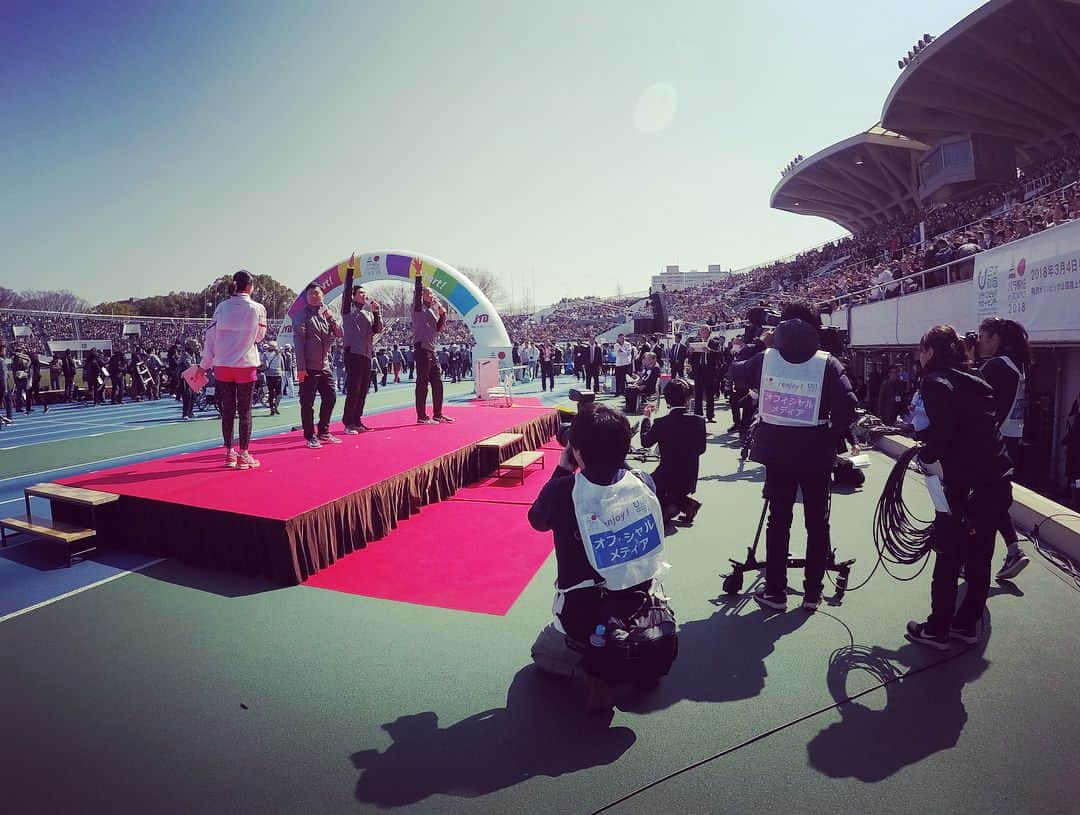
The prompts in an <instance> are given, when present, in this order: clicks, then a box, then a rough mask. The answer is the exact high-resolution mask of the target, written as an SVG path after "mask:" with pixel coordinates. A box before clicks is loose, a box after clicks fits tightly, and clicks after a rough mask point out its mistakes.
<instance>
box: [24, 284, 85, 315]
mask: <svg viewBox="0 0 1080 815" xmlns="http://www.w3.org/2000/svg"><path fill="white" fill-rule="evenodd" d="M20 300H21V301H22V302H21V303H20V304H19V308H25V309H33V310H36V311H65V312H86V311H89V310H90V304H89V303H87V302H86V301H85V300H83V299H82V298H81V297H79V296H78V295H76V294H72V293H71V292H69V291H68V290H67V289H61V290H60V291H24V292H22V293H21V295H20Z"/></svg>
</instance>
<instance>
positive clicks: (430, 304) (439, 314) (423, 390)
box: [412, 277, 454, 424]
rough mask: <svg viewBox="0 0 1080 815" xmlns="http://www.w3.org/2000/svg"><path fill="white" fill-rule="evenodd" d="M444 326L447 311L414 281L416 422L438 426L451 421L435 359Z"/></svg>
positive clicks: (418, 282) (431, 293) (431, 294)
mask: <svg viewBox="0 0 1080 815" xmlns="http://www.w3.org/2000/svg"><path fill="white" fill-rule="evenodd" d="M445 325H446V309H445V308H443V304H442V303H440V302H439V301H438V300H437V299H436V298H435V295H434V293H433V292H432V291H431V289H429V288H428V287H427V286H424V285H423V284H422V283H421V280H420V278H419V277H417V278H416V288H415V291H414V294H413V313H412V327H413V348H414V350H415V353H416V423H417V424H439V423H440V422H452V421H454V420H453V419H451V418H450V417H449V416H444V415H443V412H442V408H443V382H442V376H440V375H439V361H438V359H437V358H436V356H435V341H436V339H438V336H439V332H440V331H442V329H443V326H445ZM429 385H430V387H431V407H432V415H431V416H430V417H429V416H428V415H427V395H428V386H429Z"/></svg>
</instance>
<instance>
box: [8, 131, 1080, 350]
mask: <svg viewBox="0 0 1080 815" xmlns="http://www.w3.org/2000/svg"><path fill="white" fill-rule="evenodd" d="M1078 182H1080V145H1076V144H1073V145H1071V146H1069V147H1068V148H1066V149H1065V150H1064V151H1063V152H1062V153H1061V154H1060V155H1058V156H1056V157H1054V158H1052V159H1049V160H1047V161H1045V162H1043V163H1042V164H1039V165H1037V166H1033V167H1029V168H1027V170H1026V171H1025V172H1024V173H1023V174H1018V177H1017V180H1016V182H1015V184H1012V185H1009V186H1007V187H999V188H995V189H993V190H990V191H984V192H981V193H979V194H977V195H975V196H972V197H968V198H966V199H965V200H963V201H959V202H954V203H949V204H946V205H942V206H939V207H935V208H934V209H932V210H930V211H929V212H924V213H918V214H913V215H910V216H905V217H904V218H901V219H898V220H896V221H894V222H891V223H888V224H882V225H878V226H875V227H873V228H871V229H867V230H865V231H863V232H860V233H859V234H857V235H853V236H851V237H849V238H845V239H843V240H838V241H834V242H832V243H828V244H825V245H824V246H820V247H816V248H814V249H812V250H809V251H807V252H804V253H801V254H799V255H796V256H795V257H794V258H788V259H785V260H782V261H776V262H773V263H769V264H766V265H763V266H760V267H757V268H755V269H753V270H751V271H749V272H745V273H740V274H733V275H731V276H730V277H728V278H727V279H725V280H721V281H715V282H710V283H707V284H704V285H702V286H694V287H689V288H685V289H681V290H672V291H667V290H665V291H664V293H663V295H664V298H665V303H666V305H667V310H668V313H669V316H670V317H671V318H672V319H674V320H679V321H682V322H684V323H689V324H691V325H696V324H706V323H707V324H712V325H716V324H719V323H727V322H732V321H735V320H740V319H743V318H744V317H745V314H746V311H747V309H749V308H750V307H753V306H760V305H764V306H770V307H775V308H780V307H782V306H783V305H784V304H786V303H787V302H790V301H792V300H794V299H802V298H808V299H810V300H813V301H815V302H818V303H820V304H822V305H824V306H827V307H831V308H833V309H837V308H844V307H846V306H850V305H855V304H859V303H863V302H867V301H869V300H876V299H883V298H889V297H895V296H899V295H902V294H905V293H908V292H910V291H916V290H919V289H923V288H930V287H932V286H936V285H941V284H944V283H947V282H952V281H954V280H962V279H966V278H969V277H970V276H971V274H972V273H973V271H974V259H973V256H974V255H975V254H977V253H978V252H981V251H985V250H987V249H991V248H993V247H996V246H1000V245H1002V244H1005V243H1009V242H1011V241H1013V240H1017V239H1019V238H1023V237H1026V236H1027V235H1030V234H1034V233H1036V232H1040V231H1043V230H1045V229H1049V228H1052V227H1054V226H1056V225H1058V224H1062V223H1065V222H1067V221H1071V220H1077V219H1080V183H1078ZM1025 198H1026V200H1025ZM920 222H921V223H923V224H924V225H925V229H926V237H927V240H926V242H925V243H920V239H921V233H920V228H919V225H920ZM969 259H970V260H969ZM965 261H967V262H965ZM942 264H950V265H949V267H948V270H947V271H946V270H941V269H939V270H938V271H936V272H930V273H929V274H925V275H924V274H922V273H923V272H924V271H927V270H931V269H935V268H936V267H940V266H942ZM635 309H637V310H639V311H642V310H643V311H645V312H646V313H647V312H648V310H649V306H648V300H646V299H643V298H642V297H641V296H631V297H625V296H620V297H612V298H599V297H579V298H563V299H562V300H560V301H559V302H558V303H556V304H554V305H553V306H551V307H549V308H547V309H544V310H542V311H540V312H537V313H536V314H518V315H510V316H503V323H504V325H505V326H506V329H507V332H508V333H509V335H510V338H511V340H512V341H513V342H515V343H524V342H526V341H530V342H532V343H534V344H552V345H558V344H565V343H568V342H576V341H578V340H588V339H590V338H592V337H595V336H597V335H599V334H603V333H604V332H606V331H608V330H610V329H611V328H612V327H614V326H615V325H618V324H621V323H623V322H624V321H626V320H627V319H628V318H630V317H633V316H634V314H633V312H634V311H635ZM131 323H135V324H138V325H140V326H141V334H140V335H139V336H138V338H137V339H135V340H132V338H130V337H125V336H124V335H123V330H124V326H125V325H126V324H131ZM206 324H207V321H206V320H201V319H180V318H175V319H170V318H159V317H154V318H140V317H126V316H112V315H90V314H63V313H54V312H33V311H19V310H0V344H2V345H6V346H8V347H9V348H12V347H14V346H15V345H17V344H20V343H21V344H22V345H23V347H24V349H25V350H27V351H34V352H37V353H39V354H48V353H49V345H48V344H49V342H51V341H57V340H82V341H90V342H92V341H95V340H100V341H108V343H109V344H111V346H112V349H114V350H116V349H122V350H126V351H130V350H131V349H132V348H133V347H136V346H138V347H139V348H141V349H145V350H157V351H165V350H166V349H169V348H171V347H173V346H175V345H180V346H183V344H184V343H185V341H186V340H188V339H195V340H198V341H201V339H202V335H203V332H204V331H205V328H206ZM16 326H28V327H29V328H30V330H31V336H30V337H28V338H26V337H18V338H16V337H15V336H14V328H15V327H16ZM277 329H278V324H277V323H276V322H275V324H273V325H271V326H270V327H269V330H268V333H267V340H271V339H275V338H276V335H277ZM440 340H441V341H442V342H443V343H444V344H446V345H448V346H449V345H452V344H455V343H456V344H458V345H461V346H469V345H471V334H470V331H469V327H468V326H467V325H466V324H465V323H464V322H462V321H461V320H460V319H456V318H451V319H450V320H449V321H448V323H447V325H446V328H445V329H444V331H443V332H442V334H441V335H440ZM411 342H412V328H411V324H410V322H409V321H408V320H401V319H397V320H395V319H391V320H388V321H387V323H386V328H385V331H384V333H383V334H382V335H381V336H380V337H379V340H378V344H379V347H381V348H385V349H387V350H391V349H393V348H394V347H395V346H398V347H400V348H403V349H404V348H406V347H408V346H409V345H410V344H411ZM102 350H108V345H105V344H104V342H103V348H102Z"/></svg>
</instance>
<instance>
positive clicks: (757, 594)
mask: <svg viewBox="0 0 1080 815" xmlns="http://www.w3.org/2000/svg"><path fill="white" fill-rule="evenodd" d="M754 602H756V603H757V604H758V605H759V606H761V607H762V608H767V609H770V610H771V611H787V594H786V593H779V594H770V593H768V592H767V591H765V586H758V587H757V589H756V590H755V591H754Z"/></svg>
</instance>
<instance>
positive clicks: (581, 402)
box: [555, 388, 596, 447]
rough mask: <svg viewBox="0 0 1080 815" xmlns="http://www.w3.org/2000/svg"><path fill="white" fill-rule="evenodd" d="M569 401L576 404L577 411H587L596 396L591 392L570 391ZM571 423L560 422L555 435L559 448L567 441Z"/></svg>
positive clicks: (573, 389) (564, 445) (572, 389)
mask: <svg viewBox="0 0 1080 815" xmlns="http://www.w3.org/2000/svg"><path fill="white" fill-rule="evenodd" d="M570 401H571V402H577V404H578V411H581V410H582V409H588V407H589V405H592V404H594V403H595V402H596V394H595V393H594V392H593V391H582V390H578V389H577V388H571V389H570ZM571 424H572V422H560V423H559V430H558V432H556V433H555V441H557V442H558V443H559V446H560V447H566V444H567V441H568V440H569V437H570V426H571Z"/></svg>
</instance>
